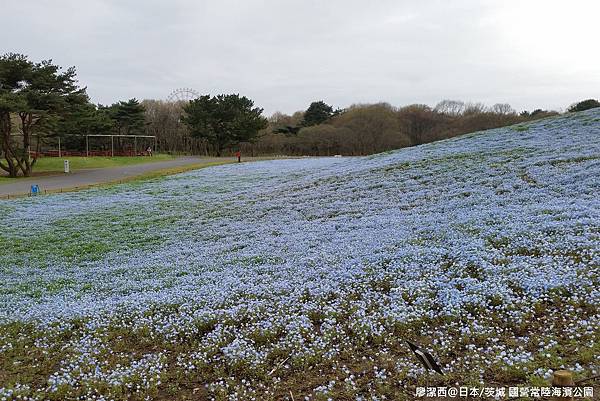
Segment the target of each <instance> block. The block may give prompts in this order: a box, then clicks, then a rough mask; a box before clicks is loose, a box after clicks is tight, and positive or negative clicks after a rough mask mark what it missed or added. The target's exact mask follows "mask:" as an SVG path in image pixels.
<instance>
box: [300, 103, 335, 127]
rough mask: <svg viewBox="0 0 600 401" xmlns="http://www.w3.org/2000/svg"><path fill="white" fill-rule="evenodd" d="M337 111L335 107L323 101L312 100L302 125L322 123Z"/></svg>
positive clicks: (308, 125)
mask: <svg viewBox="0 0 600 401" xmlns="http://www.w3.org/2000/svg"><path fill="white" fill-rule="evenodd" d="M334 114H335V112H334V111H333V107H331V106H330V105H328V104H327V103H325V102H323V101H322V100H320V101H318V102H312V103H311V104H310V106H308V109H306V112H304V119H303V120H302V126H304V127H310V126H311V125H317V124H322V123H324V122H325V121H327V120H329V119H330V118H331V117H333V116H334Z"/></svg>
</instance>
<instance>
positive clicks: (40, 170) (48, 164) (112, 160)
mask: <svg viewBox="0 0 600 401" xmlns="http://www.w3.org/2000/svg"><path fill="white" fill-rule="evenodd" d="M174 158H175V156H171V155H167V154H155V155H154V156H152V157H143V156H119V157H79V156H73V157H42V158H40V159H38V161H37V162H36V163H35V166H34V167H33V174H34V175H39V174H44V173H51V172H62V171H63V168H64V166H63V161H64V160H69V162H70V164H71V170H72V171H74V170H80V169H86V168H106V167H119V166H130V165H133V164H142V163H152V162H162V161H166V160H172V159H174ZM0 174H1V173H0ZM9 180H11V178H8V177H7V176H5V175H0V183H1V182H8V181H9Z"/></svg>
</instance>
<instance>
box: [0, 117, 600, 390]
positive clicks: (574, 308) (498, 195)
mask: <svg viewBox="0 0 600 401" xmlns="http://www.w3.org/2000/svg"><path fill="white" fill-rule="evenodd" d="M598 193H600V109H595V110H589V111H586V112H582V113H576V114H567V115H564V116H561V117H556V118H551V119H545V120H540V121H537V122H533V123H529V124H525V125H518V126H512V127H508V128H502V129H496V130H491V131H486V132H480V133H474V134H470V135H466V136H462V137H459V138H454V139H451V140H445V141H440V142H436V143H432V144H429V145H423V146H418V147H414V148H408V149H402V150H399V151H394V152H389V153H385V154H379V155H374V156H371V157H363V158H316V159H297V160H277V161H266V162H256V163H242V164H231V165H224V166H219V167H213V168H207V169H202V170H197V171H193V172H188V173H184V174H180V175H176V176H171V177H167V178H163V179H157V180H151V181H145V182H138V183H130V184H125V185H120V186H115V187H111V188H106V189H95V190H88V191H82V192H76V193H70V194H61V195H53V196H44V197H37V198H27V199H19V200H12V201H0V225H1V226H2V232H1V234H0V399H3V398H2V396H4V397H6V398H7V399H11V398H12V397H15V396H16V395H22V396H23V399H50V400H64V399H74V397H77V396H82V397H83V399H88V398H89V399H91V398H92V396H96V397H95V398H94V399H96V400H109V399H115V400H126V399H132V400H137V399H140V400H144V399H158V400H173V399H192V398H193V399H217V400H225V399H228V400H235V399H239V400H250V399H255V400H282V399H288V400H291V399H292V397H294V399H295V400H302V399H310V400H327V399H329V398H331V399H344V400H349V399H352V400H366V399H379V400H382V399H413V394H414V391H415V386H417V385H422V384H424V383H426V382H428V383H430V384H433V383H435V384H438V385H449V384H454V383H460V384H464V385H478V384H479V383H484V384H496V385H498V384H500V385H509V384H523V385H524V384H531V385H536V384H537V385H539V384H541V383H544V382H545V381H546V380H547V375H548V374H549V373H550V372H551V370H552V369H557V368H560V367H565V368H568V369H572V370H574V371H575V372H577V374H578V376H579V377H586V376H591V375H594V374H598V373H600V338H599V334H598V333H599V332H600V309H599V305H600V268H599V265H600V263H599V262H600V238H599V237H600V197H599V196H598ZM406 339H408V340H411V341H414V342H416V343H418V344H421V345H422V346H423V347H424V348H427V349H428V350H429V351H430V352H431V353H432V354H433V355H434V356H435V358H436V359H437V360H438V361H439V363H440V365H441V366H442V369H443V370H444V373H445V374H444V375H443V376H441V375H437V374H433V373H431V374H427V373H425V372H424V370H423V369H422V368H421V366H420V365H419V363H418V361H417V360H416V359H415V357H414V355H413V354H412V353H411V352H410V349H409V348H408V347H407V346H406V343H405V342H404V340H406ZM86 397H87V398H86ZM305 397H306V398H305Z"/></svg>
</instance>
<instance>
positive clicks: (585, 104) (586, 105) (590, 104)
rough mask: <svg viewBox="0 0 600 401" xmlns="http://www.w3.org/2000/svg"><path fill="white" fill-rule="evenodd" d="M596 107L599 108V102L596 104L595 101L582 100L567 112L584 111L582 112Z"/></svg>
mask: <svg viewBox="0 0 600 401" xmlns="http://www.w3.org/2000/svg"><path fill="white" fill-rule="evenodd" d="M596 107H600V102H598V101H597V100H596V99H587V100H582V101H581V102H579V103H575V104H573V105H571V107H569V108H568V110H567V111H569V112H574V111H584V110H588V109H593V108H596Z"/></svg>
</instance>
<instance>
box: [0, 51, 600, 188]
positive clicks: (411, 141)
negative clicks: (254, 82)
mask: <svg viewBox="0 0 600 401" xmlns="http://www.w3.org/2000/svg"><path fill="white" fill-rule="evenodd" d="M593 107H600V103H599V102H598V101H597V100H594V99H588V100H584V101H582V102H579V103H576V104H573V105H572V106H570V107H569V109H568V111H581V110H586V109H589V108H593ZM555 114H558V113H557V112H556V111H548V110H542V109H536V110H533V111H523V112H520V113H518V112H517V111H516V110H514V109H513V108H512V107H511V106H510V105H508V104H495V105H493V106H491V107H488V106H486V105H484V104H481V103H466V102H462V101H456V100H444V101H441V102H439V103H438V104H437V105H435V106H434V107H430V106H428V105H424V104H413V105H408V106H403V107H396V106H392V105H390V104H388V103H376V104H355V105H352V106H350V107H347V108H345V109H334V107H332V106H331V105H328V104H327V103H325V102H324V101H315V102H312V103H311V104H310V105H309V106H308V107H307V109H306V110H301V111H297V112H295V113H293V114H291V115H288V114H284V113H280V112H276V113H274V114H273V115H271V116H270V117H268V118H267V117H265V116H263V109H262V108H260V107H256V106H255V105H254V102H253V101H252V100H251V99H249V98H247V97H245V96H241V95H239V94H221V95H216V96H210V95H203V96H200V97H199V98H197V99H193V100H191V101H189V102H175V103H173V102H165V101H160V100H144V101H141V102H140V101H138V100H137V99H135V98H131V99H129V100H124V101H118V102H116V103H113V104H111V105H108V106H103V105H96V104H93V103H92V102H90V99H89V97H88V95H87V93H86V88H85V87H80V86H79V85H78V82H77V80H76V72H75V68H74V67H71V68H68V69H66V70H63V69H61V67H59V66H57V65H55V64H53V63H52V61H51V60H46V61H42V62H39V63H38V62H33V61H30V60H29V59H28V58H27V57H26V56H24V55H21V54H13V53H9V54H5V55H3V56H0V141H1V143H0V145H1V146H0V152H1V154H0V169H2V170H5V171H6V172H7V173H8V174H9V176H11V177H16V176H17V175H25V176H29V175H30V174H31V172H32V169H33V166H34V165H35V162H36V159H37V157H38V155H39V154H40V153H39V151H40V150H41V148H43V147H46V148H47V147H52V146H55V145H56V142H57V140H58V139H59V138H60V139H61V141H62V144H63V146H64V148H68V149H72V150H84V149H85V138H86V135H107V134H113V135H123V136H125V137H124V138H123V143H122V142H121V137H117V138H116V143H115V145H116V146H117V148H124V147H127V146H130V144H131V142H127V141H126V140H127V139H128V138H126V136H131V135H139V134H145V135H151V136H155V137H156V139H157V141H156V143H157V147H158V151H161V152H167V153H180V154H196V155H217V156H222V155H227V154H230V153H233V152H235V151H237V150H241V151H242V152H243V153H245V154H250V155H273V154H284V155H314V156H328V155H337V154H342V155H367V154H372V153H378V152H383V151H387V150H391V149H397V148H401V147H406V146H414V145H419V144H423V143H427V142H432V141H436V140H439V139H445V138H450V137H453V136H457V135H460V134H463V133H468V132H473V131H478V130H484V129H489V128H496V127H501V126H506V125H510V124H515V123H520V122H524V121H530V120H534V119H539V118H544V117H548V116H552V115H555ZM34 139H35V140H34ZM128 144H129V145H128ZM96 146H97V147H99V148H101V149H106V148H107V147H108V146H109V142H107V141H98V143H97V144H96Z"/></svg>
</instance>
